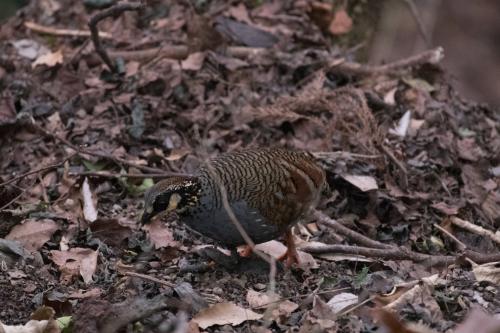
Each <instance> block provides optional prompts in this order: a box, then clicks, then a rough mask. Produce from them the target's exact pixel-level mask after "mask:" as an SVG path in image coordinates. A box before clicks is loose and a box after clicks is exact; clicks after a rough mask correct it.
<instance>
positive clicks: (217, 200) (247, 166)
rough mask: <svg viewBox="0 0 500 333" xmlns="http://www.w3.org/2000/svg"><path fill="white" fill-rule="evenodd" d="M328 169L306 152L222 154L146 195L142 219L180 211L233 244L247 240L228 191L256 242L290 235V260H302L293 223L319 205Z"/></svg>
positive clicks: (190, 223)
mask: <svg viewBox="0 0 500 333" xmlns="http://www.w3.org/2000/svg"><path fill="white" fill-rule="evenodd" d="M325 178H326V177H325V172H324V170H323V169H322V168H321V167H320V166H319V165H318V164H316V162H315V159H314V157H313V156H312V155H311V154H309V153H306V152H298V151H290V150H285V149H250V150H243V151H239V152H232V153H226V154H222V155H220V156H218V157H216V158H214V159H212V160H211V161H210V162H209V163H207V164H206V165H204V166H202V167H201V168H200V169H199V170H198V172H197V173H196V174H195V175H194V176H185V177H171V178H167V179H164V180H162V181H160V182H158V183H157V184H155V185H154V186H153V187H151V188H150V189H149V190H148V191H147V193H146V195H145V205H144V213H143V215H142V218H141V222H142V223H143V224H144V223H148V222H149V221H150V220H151V218H152V217H154V216H155V215H157V214H158V213H160V212H164V211H167V212H171V211H175V212H176V213H177V215H178V217H179V220H180V221H181V222H183V223H185V224H186V225H187V226H188V227H189V228H191V229H193V230H195V231H197V232H199V233H201V234H202V235H204V236H208V237H210V238H212V239H214V240H216V241H218V242H220V243H222V244H224V245H226V246H228V247H236V246H239V245H244V244H245V240H244V239H243V237H242V235H241V233H240V232H239V231H238V230H237V228H236V226H235V225H234V222H232V220H231V219H230V217H229V215H228V212H227V210H226V209H225V208H224V204H223V194H222V193H223V192H221V187H222V188H224V189H225V191H226V193H227V201H228V203H229V206H230V208H231V210H232V211H233V212H234V214H235V216H236V219H237V220H238V222H239V223H240V224H241V226H242V227H243V228H244V229H245V231H246V232H247V234H248V236H250V238H251V239H252V240H253V242H254V243H263V242H267V241H270V240H273V239H275V238H277V237H279V236H281V235H285V241H286V243H287V252H286V253H285V254H284V255H283V257H282V259H286V264H287V266H290V265H292V264H293V263H298V256H297V251H296V249H295V244H294V240H293V235H292V233H291V227H292V226H293V225H294V224H295V223H297V222H298V221H299V220H300V219H301V218H302V217H304V215H306V214H307V213H308V211H309V210H311V209H312V208H314V207H315V205H316V204H317V203H318V201H319V199H320V195H321V192H322V191H323V190H324V189H325V188H326V186H327V185H326V181H325Z"/></svg>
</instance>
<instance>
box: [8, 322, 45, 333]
mask: <svg viewBox="0 0 500 333" xmlns="http://www.w3.org/2000/svg"><path fill="white" fill-rule="evenodd" d="M48 325H49V320H30V321H28V322H27V323H26V324H24V325H13V326H10V325H4V324H2V323H0V332H1V333H45V332H46V329H47V326H48Z"/></svg>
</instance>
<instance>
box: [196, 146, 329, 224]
mask: <svg viewBox="0 0 500 333" xmlns="http://www.w3.org/2000/svg"><path fill="white" fill-rule="evenodd" d="M210 166H211V167H210ZM210 166H205V167H202V168H201V169H200V171H199V177H200V181H201V183H202V188H203V191H204V192H205V193H204V195H206V196H209V197H211V198H212V200H210V202H211V207H205V208H206V209H220V208H221V207H222V198H221V192H220V186H221V185H222V186H224V187H225V189H226V191H227V194H228V200H229V202H237V201H245V202H246V203H247V204H248V205H249V206H250V207H252V208H255V209H257V210H258V211H259V212H260V214H261V215H262V216H264V217H265V218H266V220H267V222H270V223H273V224H277V225H280V226H285V225H288V224H291V223H294V222H296V221H297V220H298V219H299V218H300V217H301V216H302V215H304V214H305V213H307V211H308V210H309V209H310V208H311V207H313V206H315V205H316V204H317V202H318V200H319V197H320V194H321V191H322V190H323V188H324V186H325V173H324V171H323V169H322V168H321V167H319V166H318V165H317V164H316V163H315V161H314V157H313V156H312V155H310V154H308V153H304V152H294V151H288V150H283V149H258V150H246V151H241V152H236V153H230V154H222V155H220V156H218V157H217V158H215V159H213V160H212V161H211V162H210Z"/></svg>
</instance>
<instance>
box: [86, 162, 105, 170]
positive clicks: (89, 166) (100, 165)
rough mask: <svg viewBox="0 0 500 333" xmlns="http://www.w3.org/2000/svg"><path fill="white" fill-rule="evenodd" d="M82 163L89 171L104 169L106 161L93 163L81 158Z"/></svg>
mask: <svg viewBox="0 0 500 333" xmlns="http://www.w3.org/2000/svg"><path fill="white" fill-rule="evenodd" d="M82 163H83V165H84V166H85V167H86V168H87V170H89V171H101V170H104V168H105V167H106V165H107V162H104V161H102V162H96V163H93V162H90V161H88V160H82Z"/></svg>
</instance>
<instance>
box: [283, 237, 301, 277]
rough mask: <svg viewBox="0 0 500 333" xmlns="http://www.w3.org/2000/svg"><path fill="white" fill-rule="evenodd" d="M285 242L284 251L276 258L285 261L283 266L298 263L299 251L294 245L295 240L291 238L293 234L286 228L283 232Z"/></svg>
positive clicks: (288, 266)
mask: <svg viewBox="0 0 500 333" xmlns="http://www.w3.org/2000/svg"><path fill="white" fill-rule="evenodd" d="M285 242H286V252H285V254H283V255H282V256H281V257H279V258H278V260H280V261H285V266H286V267H287V268H290V267H292V265H293V264H297V266H298V265H299V264H300V262H299V253H298V252H297V248H296V247H295V240H294V239H293V234H292V230H291V229H287V230H286V232H285Z"/></svg>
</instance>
